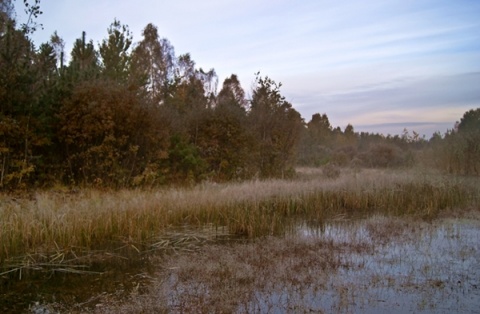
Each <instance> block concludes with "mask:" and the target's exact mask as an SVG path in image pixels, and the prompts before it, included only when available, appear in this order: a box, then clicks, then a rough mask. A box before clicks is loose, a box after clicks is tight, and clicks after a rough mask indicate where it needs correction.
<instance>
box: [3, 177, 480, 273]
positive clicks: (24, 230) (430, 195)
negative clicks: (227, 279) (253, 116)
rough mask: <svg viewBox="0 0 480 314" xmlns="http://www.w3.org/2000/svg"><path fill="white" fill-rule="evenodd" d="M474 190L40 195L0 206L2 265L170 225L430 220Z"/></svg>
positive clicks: (248, 189) (427, 186)
mask: <svg viewBox="0 0 480 314" xmlns="http://www.w3.org/2000/svg"><path fill="white" fill-rule="evenodd" d="M479 186H480V185H479V184H478V182H477V181H475V182H469V181H468V180H466V179H458V178H454V177H441V176H439V175H418V174H415V173H413V172H405V173H401V172H392V171H376V170H368V171H367V170H364V171H362V172H360V173H344V174H343V175H342V176H340V178H338V179H335V180H331V179H327V178H325V177H323V176H322V175H321V174H319V173H315V172H312V173H308V172H306V171H305V169H304V171H303V172H302V171H300V175H299V177H298V178H297V179H296V180H269V181H250V182H244V183H229V184H221V185H216V184H208V183H205V184H202V185H199V186H196V187H194V188H189V189H178V188H176V189H175V188H172V189H161V190H123V191H108V192H105V191H96V190H82V191H80V192H79V193H77V194H68V193H57V192H54V191H44V192H37V193H36V194H35V195H34V197H33V198H31V199H27V198H25V199H13V198H11V197H9V196H8V195H3V196H2V197H1V200H0V264H1V265H2V266H3V267H4V268H5V267H7V266H8V265H12V263H14V262H15V261H17V260H29V259H31V260H33V262H35V261H38V260H42V261H44V262H45V261H46V262H49V261H50V262H58V261H60V260H62V261H63V260H67V259H73V258H78V257H80V256H84V255H88V254H90V253H92V252H108V251H111V250H113V249H115V248H118V247H122V246H125V247H131V248H134V249H135V250H138V251H140V250H142V249H146V248H148V245H149V244H151V243H153V242H154V241H155V240H156V239H158V236H159V234H161V233H162V232H163V231H165V230H168V229H169V228H172V227H175V226H183V225H189V226H205V225H209V224H211V225H213V226H225V227H227V228H228V230H230V232H231V233H236V234H241V235H246V236H249V237H255V236H262V235H269V234H279V233H282V232H284V231H285V228H287V227H288V226H289V225H290V223H291V222H292V220H295V219H297V218H301V219H311V220H313V219H314V220H323V219H328V218H331V217H334V216H336V215H339V214H353V215H355V214H359V215H365V214H371V213H375V212H379V211H380V212H383V213H386V214H393V215H403V214H409V215H418V216H419V217H434V216H435V215H437V214H438V213H439V211H441V210H443V209H448V208H452V209H455V208H466V207H469V206H476V205H478V203H479V199H480V197H479V194H480V192H479Z"/></svg>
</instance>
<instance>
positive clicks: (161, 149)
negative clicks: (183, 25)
mask: <svg viewBox="0 0 480 314" xmlns="http://www.w3.org/2000/svg"><path fill="white" fill-rule="evenodd" d="M38 3H39V1H38V0H37V1H36V2H35V5H34V6H30V7H29V10H30V13H31V15H30V16H36V15H37V14H40V13H41V12H40V11H39V6H38ZM12 12H13V6H12V2H11V1H4V0H2V1H0V190H8V189H18V188H28V187H45V186H51V185H54V184H62V185H81V186H98V187H102V186H105V187H114V188H120V187H130V186H152V185H160V184H190V183H194V182H198V181H201V180H206V179H208V180H213V181H228V180H244V179H248V178H252V177H258V178H267V177H287V176H291V175H293V174H294V170H293V169H294V167H295V165H297V164H300V165H314V166H321V165H325V164H329V163H330V164H336V165H340V166H346V165H358V166H367V167H395V166H409V165H412V164H413V162H414V160H415V158H416V157H415V156H416V155H418V154H417V153H416V152H417V151H419V150H420V149H423V148H428V149H430V150H432V151H433V150H435V151H436V152H442V154H455V155H452V156H450V155H449V156H450V157H445V158H440V159H438V158H437V159H435V161H434V163H435V165H437V166H438V167H443V168H445V169H447V170H449V171H451V172H458V173H476V174H478V171H479V167H478V160H480V158H478V156H479V155H478V154H479V152H478V151H479V148H478V143H479V142H480V141H479V140H478V129H480V127H478V121H477V122H476V123H477V126H475V127H472V128H473V129H474V130H475V132H477V133H475V132H471V131H468V132H467V131H466V129H465V130H464V125H465V123H464V122H463V120H462V122H461V123H460V124H459V126H458V131H456V130H454V131H452V132H450V133H448V134H446V135H445V136H443V137H442V136H440V135H438V134H437V135H436V136H434V137H433V138H432V140H430V141H425V140H424V139H421V138H419V137H418V134H415V133H414V135H413V136H410V135H409V134H408V133H406V134H404V136H395V137H390V136H389V137H383V136H381V135H378V134H368V133H361V134H358V133H355V132H354V129H353V126H351V125H348V126H347V127H346V128H345V129H344V130H343V131H342V130H341V129H340V128H338V127H337V128H333V127H332V126H331V125H330V123H329V121H328V117H327V116H326V115H325V114H324V115H320V114H316V115H314V116H313V117H312V120H311V121H310V122H308V123H305V122H304V121H303V119H302V117H301V116H300V114H299V113H298V112H297V111H296V110H295V109H294V108H293V107H292V105H291V104H290V103H289V102H288V101H286V99H285V98H284V97H283V96H282V95H281V93H280V87H281V84H277V83H276V82H274V81H273V80H272V79H270V78H268V77H262V76H260V75H259V74H257V77H256V80H255V84H254V87H253V90H252V91H251V99H247V98H246V95H245V91H244V90H243V88H242V87H241V85H240V82H239V80H238V77H237V76H236V75H234V74H232V75H231V76H230V77H229V78H227V79H226V80H225V81H224V82H223V84H222V85H221V87H220V89H219V91H218V92H217V90H218V86H217V85H218V78H217V76H216V74H215V71H214V70H213V69H212V70H209V71H204V70H203V69H202V68H199V67H197V66H196V64H195V62H194V60H193V59H192V58H191V56H190V55H189V54H183V55H180V56H176V55H175V51H174V47H173V46H172V44H171V43H170V42H169V41H168V40H167V39H165V38H161V37H160V36H159V34H158V30H157V28H156V27H155V26H154V25H152V24H148V25H147V26H146V27H145V29H144V30H143V33H142V38H141V40H140V41H139V42H136V43H134V42H133V38H132V35H131V33H130V31H129V28H128V26H126V25H123V24H121V23H120V22H119V21H117V20H115V21H114V22H113V23H112V24H111V25H110V27H109V28H108V30H107V36H106V38H105V39H104V40H103V41H102V42H101V43H99V44H98V46H96V45H94V43H93V42H92V41H91V40H87V38H86V34H85V33H83V34H82V36H81V37H80V38H79V39H77V40H76V41H75V43H74V45H73V49H72V51H71V52H70V58H69V59H68V60H69V61H68V64H67V63H66V62H65V60H66V57H65V54H66V53H65V51H64V46H65V43H64V41H63V40H62V39H61V38H60V37H59V36H58V35H57V33H54V34H53V35H52V36H51V39H50V41H49V42H47V43H43V44H41V45H40V46H39V47H38V48H37V47H35V46H34V44H33V42H32V41H31V39H30V38H29V34H30V33H31V32H32V31H33V30H34V27H33V26H32V25H25V24H23V25H20V26H17V23H16V21H15V19H14V18H13V15H14V14H13V13H12ZM474 114H478V109H477V111H475V112H474ZM467 120H468V119H467ZM465 128H466V127H465ZM469 128H470V127H468V129H469ZM467 133H468V134H474V135H468V136H467V135H462V134H467ZM460 135H462V137H461V140H459V137H460ZM430 142H431V143H430ZM427 144H428V145H427ZM451 145H455V147H457V146H458V147H457V148H456V150H455V151H452V150H451V149H450V146H451ZM459 145H463V146H459ZM422 151H425V150H422ZM454 152H455V153H454ZM437 155H439V154H436V153H435V154H432V156H437ZM437 157H438V156H437ZM467 161H468V162H467Z"/></svg>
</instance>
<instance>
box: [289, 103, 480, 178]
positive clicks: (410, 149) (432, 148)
mask: <svg viewBox="0 0 480 314" xmlns="http://www.w3.org/2000/svg"><path fill="white" fill-rule="evenodd" d="M297 157H298V158H297V162H298V164H299V165H305V166H325V165H334V166H342V167H345V166H351V167H380V168H395V167H411V166H414V165H418V166H423V167H429V168H434V169H438V170H440V171H443V172H447V173H451V174H459V175H476V176H478V175H480V108H477V109H471V110H469V111H467V112H465V114H464V115H463V117H462V118H461V120H460V121H459V122H457V123H456V124H455V126H453V128H452V129H451V130H448V131H447V132H446V133H445V134H443V135H442V134H440V133H439V132H437V133H435V134H433V136H432V137H431V138H430V139H429V140H427V139H425V138H423V137H420V135H419V134H418V133H416V132H415V131H413V132H412V133H410V132H409V131H408V130H406V129H404V132H403V134H402V135H395V136H390V135H388V136H384V135H381V134H372V133H364V132H361V133H356V132H354V128H353V126H352V125H348V126H347V127H346V128H345V129H344V131H343V132H342V130H341V129H340V128H339V127H337V128H333V127H332V126H331V125H330V122H329V120H328V117H327V115H326V114H323V115H320V114H314V115H313V116H312V119H311V121H310V122H308V123H307V124H306V127H305V128H304V129H303V132H302V138H301V140H300V142H299V147H298V155H297Z"/></svg>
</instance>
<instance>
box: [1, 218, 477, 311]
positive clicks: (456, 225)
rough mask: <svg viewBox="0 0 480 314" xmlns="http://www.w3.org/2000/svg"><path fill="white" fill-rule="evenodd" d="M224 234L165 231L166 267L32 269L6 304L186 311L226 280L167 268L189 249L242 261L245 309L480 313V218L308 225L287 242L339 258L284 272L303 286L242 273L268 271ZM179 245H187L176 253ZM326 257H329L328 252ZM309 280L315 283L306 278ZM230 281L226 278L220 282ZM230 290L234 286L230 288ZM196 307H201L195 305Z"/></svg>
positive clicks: (145, 261) (15, 283) (194, 259)
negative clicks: (81, 271)
mask: <svg viewBox="0 0 480 314" xmlns="http://www.w3.org/2000/svg"><path fill="white" fill-rule="evenodd" d="M216 232H217V231H215V233H212V232H211V230H210V231H207V232H205V233H203V235H202V233H201V232H199V231H198V230H196V231H194V232H193V231H191V230H188V229H182V230H176V231H175V232H172V233H171V234H170V235H168V236H164V237H163V238H162V239H161V240H159V241H157V242H156V245H157V246H165V245H166V244H165V243H167V244H168V243H170V245H171V246H172V247H173V250H174V253H175V254H174V255H167V256H166V257H165V260H166V262H165V263H166V265H162V264H161V262H162V261H163V259H162V258H160V259H159V258H158V256H159V255H158V254H160V255H161V254H164V252H163V253H158V252H159V251H157V253H155V252H154V253H151V254H138V255H136V256H137V257H136V258H135V257H134V256H135V255H132V256H131V258H130V259H129V260H123V259H120V260H119V261H117V262H115V263H113V264H101V265H92V268H91V269H89V270H90V271H99V272H101V274H89V275H78V274H71V273H58V272H52V271H51V272H48V271H47V272H39V273H33V274H30V276H28V277H26V278H25V277H24V278H23V279H22V280H18V278H17V279H15V278H14V277H13V276H10V277H8V278H3V279H2V280H1V286H0V289H1V290H0V310H2V311H3V312H22V311H23V312H32V311H34V310H35V309H40V310H42V309H47V308H49V309H56V310H58V309H60V310H61V311H62V312H63V311H68V312H70V311H73V312H82V311H84V310H86V309H87V308H89V309H97V310H99V311H100V312H102V307H103V306H105V307H107V308H108V306H109V304H108V301H110V302H111V304H114V303H116V302H118V301H119V300H120V301H125V300H129V299H128V298H129V297H132V295H134V294H144V295H145V298H146V300H147V303H148V302H149V301H148V299H149V298H150V297H151V298H152V301H153V300H155V299H157V298H161V297H162V296H160V295H159V293H161V291H168V295H165V296H163V297H165V299H166V300H168V302H166V303H165V310H166V311H168V312H173V313H175V312H181V311H182V307H181V306H184V305H185V304H188V302H190V301H189V300H190V299H189V296H191V299H192V300H199V299H202V298H208V297H211V296H208V294H209V293H211V292H212V291H215V289H217V288H218V287H215V286H214V285H215V284H218V282H216V283H215V282H213V283H212V282H208V281H203V280H205V277H202V276H201V274H199V276H198V278H197V277H195V276H196V274H195V273H193V275H192V276H193V277H189V278H187V279H182V276H181V275H179V271H180V270H179V269H174V268H172V270H171V271H160V272H159V271H158V269H159V268H163V267H164V266H166V267H168V264H169V263H170V265H172V263H173V265H175V263H176V259H177V258H179V257H181V256H185V255H186V254H189V255H188V257H187V258H185V259H186V260H187V263H188V261H189V260H190V263H192V264H195V263H211V265H210V266H209V267H210V268H212V269H213V271H214V273H215V271H217V272H216V273H218V269H217V270H215V267H219V269H220V270H222V269H225V265H227V266H228V265H229V264H228V263H232V265H234V266H232V267H233V268H232V269H229V271H232V276H233V277H232V278H225V280H227V283H228V284H232V283H233V284H234V285H237V286H236V287H235V289H236V290H235V289H234V290H235V291H237V290H238V291H240V292H242V293H243V292H245V293H244V294H245V295H247V296H248V299H247V300H246V301H245V302H242V303H240V302H239V303H238V304H236V303H235V302H237V300H235V299H233V300H229V301H228V302H229V304H230V305H231V303H232V302H233V303H234V307H233V308H234V312H235V311H236V312H237V313H244V312H261V313H289V312H305V311H310V312H316V313H322V312H326V313H332V312H333V313H335V312H338V313H385V312H389V313H412V312H415V313H452V312H455V313H458V312H461V313H479V311H478V309H479V308H480V221H478V220H475V219H472V220H467V219H463V220H460V219H443V220H434V221H433V222H430V223H427V222H422V221H410V220H408V219H407V218H384V217H381V216H378V217H372V218H367V219H354V220H344V219H342V220H340V221H330V222H327V223H323V224H311V223H308V224H307V223H303V224H300V225H298V227H297V228H296V229H294V231H293V232H292V234H289V235H287V236H286V239H288V238H294V239H295V241H320V242H322V243H323V242H325V243H328V247H331V248H332V249H331V250H330V251H328V250H325V252H327V253H328V252H331V254H332V255H335V256H334V257H333V259H334V261H335V262H336V263H337V264H338V265H337V266H335V267H334V268H327V269H315V268H311V269H309V268H308V267H307V268H302V269H300V270H299V269H296V270H295V271H298V272H299V273H298V274H294V275H289V276H287V277H285V276H284V277H285V278H294V279H295V278H300V280H299V281H297V282H295V281H291V280H290V281H285V278H283V279H282V277H278V278H280V279H278V278H271V279H270V278H264V279H263V281H262V282H261V284H260V285H258V284H257V281H256V280H257V279H256V277H258V275H262V274H260V273H258V274H257V273H255V274H253V277H248V276H247V275H248V274H247V275H245V274H243V273H242V271H244V270H245V269H252V270H253V271H258V270H256V268H254V266H255V265H245V263H244V264H242V265H240V267H239V270H238V273H235V271H237V270H236V269H235V267H236V266H235V265H236V264H235V263H234V262H232V261H231V260H232V259H235V258H237V257H238V256H237V255H235V254H236V252H238V250H239V247H238V246H236V244H235V241H234V242H232V241H231V239H229V238H228V237H226V235H225V232H224V231H222V234H221V235H219V234H218V233H216ZM225 240H227V241H229V242H228V243H229V244H228V245H227V246H224V247H222V246H221V247H220V248H219V251H215V252H213V253H212V254H213V256H215V258H214V259H213V260H212V258H208V256H209V255H208V254H209V253H208V251H209V250H210V248H211V247H212V246H211V244H214V245H215V246H217V245H219V244H220V245H221V243H224V242H225ZM265 241H268V240H265ZM276 241H277V240H276ZM279 241H282V240H281V239H280V240H279ZM175 243H177V244H178V245H177V249H176V250H175V247H174V246H173V244H175ZM250 245H251V247H250ZM245 247H247V249H248V250H251V251H252V252H255V250H254V249H255V244H254V243H252V244H242V249H245ZM217 249H218V246H217ZM218 252H220V255H218ZM325 252H324V251H322V252H321V254H325ZM321 254H320V253H319V258H324V257H322V255H321ZM217 256H218V258H217ZM202 258H204V259H206V260H202ZM285 260H286V261H287V262H289V263H290V260H291V259H289V257H288V256H287V257H286V259H285ZM152 261H154V262H152ZM159 262H160V264H159ZM246 263H247V264H248V262H246ZM217 264H218V265H217ZM293 264H295V263H294V262H293ZM293 264H292V265H293ZM279 265H280V267H284V269H283V268H282V269H280V270H278V272H285V271H287V272H289V271H292V272H293V271H294V270H293V269H289V268H288V267H290V266H289V265H287V266H285V265H281V264H279ZM181 267H183V266H180V268H181ZM187 267H188V265H187ZM222 267H223V268H222ZM265 267H267V268H268V267H269V266H268V265H262V266H261V269H264V268H265ZM276 267H278V265H277V266H276ZM242 269H243V270H242ZM275 272H277V269H270V270H267V271H266V274H272V273H275ZM302 272H304V274H302ZM250 275H251V274H250ZM307 275H308V276H307ZM162 276H163V277H162ZM165 278H167V280H165ZM302 278H309V280H310V281H308V282H306V281H305V282H302V280H301V279H302ZM312 278H313V279H312ZM240 279H241V280H243V281H245V280H246V279H247V281H246V282H247V285H246V286H245V289H249V291H244V290H242V289H243V288H242V287H241V285H242V284H243V283H242V281H241V280H240ZM182 280H186V281H185V282H182ZM265 283H266V284H265ZM155 284H157V285H160V286H161V288H162V289H163V290H162V289H161V290H159V291H160V292H159V291H156V292H155V290H154V292H153V294H152V295H151V296H149V295H148V293H152V292H148V290H149V287H151V286H152V285H155ZM220 284H221V285H224V284H225V282H222V281H220ZM220 289H224V288H223V286H220ZM35 304H37V305H35ZM111 304H110V305H111ZM195 306H197V305H196V304H195V303H193V305H192V306H191V307H190V309H192V308H195ZM203 306H205V304H203ZM211 306H212V307H209V308H204V310H210V311H215V310H216V309H217V310H218V308H215V304H213V305H211ZM183 309H184V308H183ZM111 312H115V311H112V310H111ZM187 312H188V311H187Z"/></svg>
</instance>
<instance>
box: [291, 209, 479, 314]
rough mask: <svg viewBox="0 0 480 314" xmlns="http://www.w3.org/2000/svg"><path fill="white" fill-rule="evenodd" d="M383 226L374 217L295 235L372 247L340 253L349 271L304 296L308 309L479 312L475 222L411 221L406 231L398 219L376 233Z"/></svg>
mask: <svg viewBox="0 0 480 314" xmlns="http://www.w3.org/2000/svg"><path fill="white" fill-rule="evenodd" d="M384 223H386V224H389V223H388V220H387V219H386V218H381V217H377V218H371V219H369V220H362V221H355V222H342V223H332V224H329V225H327V226H326V227H325V229H324V230H323V232H320V233H319V232H318V230H312V229H309V228H300V230H299V234H300V236H302V237H306V238H308V237H322V238H324V239H330V240H331V241H333V242H336V243H342V242H345V241H350V242H358V243H367V244H371V245H372V246H373V252H372V253H371V254H365V253H364V252H362V253H355V252H350V253H349V254H346V255H345V256H344V257H343V258H344V262H345V265H349V266H348V267H342V268H340V269H339V271H338V272H336V273H335V274H334V275H332V276H331V277H330V278H329V285H328V287H330V288H327V289H326V290H323V291H320V292H314V291H313V289H312V290H311V291H310V292H309V293H308V298H310V299H311V303H312V306H313V307H314V308H317V309H319V310H323V311H326V312H329V311H331V310H335V309H337V310H340V311H341V312H344V311H346V312H350V311H351V312H355V313H384V312H385V311H388V312H389V313H405V312H408V313H413V312H415V313H418V312H421V313H452V312H455V313H459V312H461V313H478V312H479V309H480V225H479V223H478V221H468V220H444V221H435V222H433V223H430V224H428V223H418V222H417V223H415V224H418V225H416V226H415V227H411V226H409V224H408V222H403V221H401V220H399V221H397V224H396V223H393V224H391V223H390V225H389V226H388V227H390V228H391V229H392V230H382V229H383V227H382V224H384ZM377 228H379V229H380V231H379V230H377ZM395 229H397V230H395ZM382 232H385V234H383V235H382ZM382 236H383V237H384V238H382ZM339 291H340V292H339Z"/></svg>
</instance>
